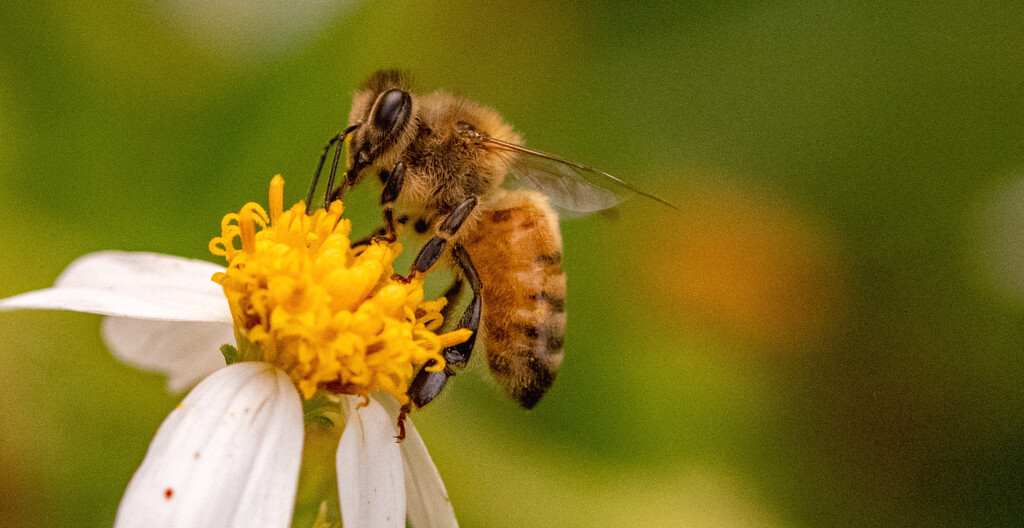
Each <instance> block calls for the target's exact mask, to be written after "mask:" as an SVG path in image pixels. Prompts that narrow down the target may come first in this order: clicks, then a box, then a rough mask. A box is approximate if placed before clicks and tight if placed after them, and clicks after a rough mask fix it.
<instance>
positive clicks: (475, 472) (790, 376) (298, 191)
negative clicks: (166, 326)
mask: <svg viewBox="0 0 1024 528" xmlns="http://www.w3.org/2000/svg"><path fill="white" fill-rule="evenodd" d="M823 4H824V3H821V4H819V3H807V4H802V3H791V2H724V3H717V4H715V5H713V6H709V5H706V4H705V3H703V2H665V3H662V4H648V5H645V6H641V5H635V4H632V3H625V2H591V3H577V4H573V5H572V6H568V5H566V6H558V5H553V4H552V3H548V2H541V1H538V2H525V3H512V2H434V1H426V2H415V3H413V2H410V3H380V2H341V3H328V2H316V1H307V2H294V3H276V2H269V1H261V2H256V3H250V4H242V3H237V4H236V3H234V2H230V1H226V0H214V1H210V2H200V1H199V0H158V1H146V2H137V1H130V0H121V1H118V0H114V1H110V2H80V3H59V2H58V3H54V2H35V3H28V2H3V3H0V211H2V213H0V219H2V225H3V228H2V229H0V248H2V250H3V256H2V258H0V277H2V279H3V280H2V283H0V296H9V295H13V294H16V293H19V292H22V291H27V290H31V289H37V288H42V287H46V286H48V285H50V284H51V283H52V281H53V279H54V278H55V277H56V276H57V275H58V274H59V273H60V271H61V270H62V269H63V268H64V266H66V265H67V264H68V263H69V262H71V261H72V260H73V259H74V258H75V257H77V256H79V255H82V254H84V253H87V252H90V251H96V250H102V249H123V250H145V251H156V252H162V253H170V254H175V255H183V256H188V257H195V258H204V259H207V260H211V261H214V260H215V259H214V258H213V257H212V256H211V255H209V254H208V253H207V250H206V246H207V242H208V240H209V239H210V238H211V237H212V236H214V235H217V234H219V229H218V226H219V221H220V218H221V216H222V215H223V214H224V213H226V212H228V211H230V210H233V209H234V210H237V208H238V207H239V206H240V205H241V204H242V203H244V202H246V201H249V200H259V201H265V196H266V189H267V183H268V181H269V178H270V177H271V176H273V175H274V174H276V173H283V174H284V176H285V177H286V179H287V180H288V188H287V191H286V195H287V197H288V199H287V201H289V202H294V201H298V200H299V199H300V198H301V197H302V196H303V194H304V190H305V186H306V184H307V181H308V178H309V177H310V175H311V172H312V169H313V166H314V164H315V161H316V157H317V155H318V153H319V151H320V148H321V147H322V145H323V144H324V142H325V141H326V139H327V138H328V137H330V136H331V135H332V134H334V133H336V132H338V131H339V130H340V129H341V128H342V126H343V124H344V122H345V120H346V117H347V114H348V106H349V104H350V96H351V92H352V90H353V88H354V87H356V86H357V85H358V84H359V83H360V82H361V81H362V79H363V78H364V77H366V76H367V75H368V74H370V73H371V72H372V71H374V70H375V69H377V68H380V67H395V66H397V67H403V68H408V69H410V70H412V71H413V72H414V73H415V75H416V78H417V80H418V85H419V86H420V87H421V89H422V90H423V91H429V90H433V89H436V88H447V89H449V90H451V91H454V92H457V93H459V94H463V95H466V96H468V97H471V98H474V99H477V100H480V101H483V102H485V103H487V104H489V105H492V106H493V107H495V108H497V109H499V111H500V112H501V113H502V115H503V116H504V117H505V118H506V119H507V120H508V121H509V122H510V123H513V124H514V126H515V127H516V129H517V130H518V131H519V132H520V133H521V134H522V135H523V136H524V137H525V138H526V141H527V144H528V145H530V146H533V147H535V148H539V149H542V150H547V151H550V152H556V153H559V154H561V155H563V156H566V157H569V158H572V159H575V160H579V161H581V162H584V163H587V164H590V165H594V166H597V167H600V168H602V169H605V170H607V171H609V172H611V173H613V174H616V175H620V176H621V177H623V178H625V179H627V180H629V181H631V182H633V183H635V184H637V185H639V186H641V187H644V188H645V189H648V190H650V191H652V192H654V193H656V194H659V195H661V196H664V197H666V198H668V199H670V200H673V201H675V202H676V203H678V205H679V206H680V207H681V211H680V212H673V211H670V210H667V209H666V208H663V207H661V206H659V205H657V204H655V203H653V202H644V201H643V200H639V199H636V200H632V201H629V202H627V203H626V204H624V205H623V206H622V207H621V208H619V210H618V215H617V218H614V219H610V218H607V217H604V216H598V217H592V218H586V219H579V220H567V221H565V222H564V223H563V232H564V235H565V246H566V248H565V255H566V268H567V272H568V274H569V284H570V286H569V287H570V294H569V299H568V305H569V314H570V319H569V320H570V327H569V335H568V341H567V357H566V361H565V364H564V365H563V367H562V370H561V373H560V375H559V379H558V381H557V383H556V384H555V386H554V388H553V389H552V390H551V391H550V393H549V394H548V395H547V396H546V398H545V400H544V401H542V402H541V404H540V405H539V406H538V408H536V409H535V410H534V411H531V412H528V413H527V412H524V411H521V410H519V409H518V408H517V407H516V406H515V405H514V404H512V403H511V402H510V401H509V400H507V399H506V398H505V397H504V396H503V394H501V393H500V392H499V390H498V389H497V388H496V387H494V386H493V384H491V383H490V382H489V381H488V380H487V373H486V368H484V367H483V366H482V365H481V366H478V367H477V368H475V369H472V370H473V372H469V373H467V374H465V375H460V376H458V377H457V378H456V379H455V382H454V383H453V384H451V385H450V386H449V389H448V391H447V394H446V396H445V397H444V398H442V399H441V400H440V401H438V402H436V403H433V404H431V406H429V407H428V408H427V409H425V410H424V411H422V412H419V413H417V414H416V416H415V419H416V423H417V425H418V426H419V428H420V430H421V432H422V434H423V435H424V438H425V440H426V442H427V444H428V446H429V448H430V450H431V453H432V455H433V457H434V459H435V461H436V463H437V465H438V467H439V469H440V472H441V474H442V476H443V477H444V479H445V483H446V485H447V486H448V489H449V492H450V494H451V497H452V500H453V502H454V505H455V510H456V513H457V514H458V516H459V518H460V521H461V522H462V524H463V525H464V526H481V527H501V526H715V527H717V526H722V527H748V526H749V527H754V526H770V527H776V526H778V527H816V526H1011V525H1016V523H1018V522H1019V521H1020V519H1021V512H1022V507H1021V503H1022V498H1024V476H1022V475H1024V438H1022V436H1024V434H1022V431H1024V428H1022V425H1024V424H1022V421H1024V405H1022V404H1024V397H1022V389H1024V368H1022V365H1024V361H1022V359H1021V356H1022V350H1024V142H1022V140H1024V137H1022V136H1024V31H1022V30H1021V29H1022V28H1024V8H1022V7H1021V6H1020V5H1019V3H1018V2H1006V3H998V2H989V3H986V4H985V5H984V6H980V5H975V4H974V3H968V2H964V3H952V2H936V3H925V2H913V3H909V2H898V3H892V2H880V3H870V2H867V3H866V2H856V3H854V2H851V3H848V5H830V6H825V5H823ZM378 192H379V190H378V189H377V188H375V187H374V184H372V183H370V184H367V185H366V186H365V188H364V189H361V190H360V191H359V192H357V193H355V195H354V196H353V197H352V198H351V199H349V200H347V203H346V205H347V206H348V210H349V211H350V212H351V214H352V217H353V219H354V222H356V225H357V230H360V229H361V230H362V231H363V232H367V231H369V230H370V228H371V227H372V226H374V225H376V223H377V222H378V221H379V220H378V218H379V217H378V214H379V213H378V212H377V210H376V205H375V204H376V193H378ZM99 324H100V318H99V317H98V316H89V315H81V314H71V313H55V312H18V313H5V314H0V336H2V339H0V357H2V358H3V364H2V366H0V401H2V402H3V403H2V405H0V474H2V477H0V525H3V526H7V527H14V526H47V525H49V526H104V525H109V524H110V523H111V522H112V520H113V516H114V513H115V511H116V507H117V503H118V500H119V498H120V495H121V493H122V491H123V490H124V487H125V486H126V484H127V482H128V480H129V478H130V477H131V475H132V473H133V471H134V469H135V468H136V467H137V465H138V464H139V462H140V461H141V460H142V457H143V455H144V454H145V451H146V447H147V444H148V442H149V440H150V438H151V437H152V435H153V433H154V432H155V430H156V428H157V426H158V425H159V424H160V422H161V421H162V419H163V418H164V416H165V415H166V414H167V412H168V411H169V410H170V409H172V408H173V406H174V405H175V403H176V401H177V398H179V396H174V395H168V394H167V393H166V392H165V390H164V387H163V380H162V379H161V378H160V377H159V376H157V375H153V374H148V373H144V372H140V371H136V370H134V369H132V368H130V367H127V366H125V365H123V364H121V363H119V362H118V361H117V360H115V359H114V358H113V357H111V356H110V355H109V354H108V353H107V352H106V350H105V348H104V346H103V343H102V341H101V339H100V335H99Z"/></svg>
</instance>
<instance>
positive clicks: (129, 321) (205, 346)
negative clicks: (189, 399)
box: [103, 317, 235, 392]
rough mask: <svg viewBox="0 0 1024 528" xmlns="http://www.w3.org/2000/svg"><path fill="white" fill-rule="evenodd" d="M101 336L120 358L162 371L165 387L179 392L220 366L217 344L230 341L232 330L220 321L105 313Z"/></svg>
mask: <svg viewBox="0 0 1024 528" xmlns="http://www.w3.org/2000/svg"><path fill="white" fill-rule="evenodd" d="M103 339H104V340H105V341H106V342H107V347H108V348H110V351H111V352H113V353H114V355H115V356H117V357H118V358H120V359H121V360H122V361H124V362H125V363H128V364H129V365H132V366H134V367H137V368H140V369H144V370H149V371H152V372H159V373H161V374H166V375H167V390H169V391H170V392H182V391H184V390H187V389H188V388H189V387H191V386H193V385H195V384H196V383H197V382H199V380H201V379H203V378H205V377H206V376H209V375H210V374H212V373H213V372H214V371H215V370H217V369H219V368H223V367H224V355H223V354H221V352H220V347H221V345H225V344H232V343H234V342H235V334H234V330H233V329H232V327H231V325H229V324H224V323H196V322H191V321H157V320H153V319H133V318H131V317H107V318H106V319H104V320H103Z"/></svg>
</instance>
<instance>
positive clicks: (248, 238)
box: [238, 207, 256, 255]
mask: <svg viewBox="0 0 1024 528" xmlns="http://www.w3.org/2000/svg"><path fill="white" fill-rule="evenodd" d="M238 227H239V229H240V230H241V236H242V251H245V252H246V253H248V254H250V255H252V254H253V253H255V252H256V220H255V219H254V218H253V214H252V210H251V209H249V208H247V207H243V208H242V210H241V211H240V212H239V213H238Z"/></svg>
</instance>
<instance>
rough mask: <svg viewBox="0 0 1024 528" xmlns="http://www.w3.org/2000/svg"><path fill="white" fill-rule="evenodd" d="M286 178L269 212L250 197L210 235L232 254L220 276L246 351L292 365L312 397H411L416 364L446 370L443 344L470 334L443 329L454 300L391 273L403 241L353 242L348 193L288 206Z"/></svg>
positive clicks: (249, 356)
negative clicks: (378, 393)
mask: <svg viewBox="0 0 1024 528" xmlns="http://www.w3.org/2000/svg"><path fill="white" fill-rule="evenodd" d="M283 186H284V180H283V179H282V178H281V177H280V176H276V177H275V178H274V179H273V181H272V182H271V186H270V189H271V190H270V214H269V215H268V214H267V212H266V211H265V210H264V209H263V208H262V207H261V206H259V205H258V204H255V203H248V204H246V205H245V206H244V207H242V209H241V210H240V211H239V212H238V214H235V213H231V214H228V215H226V216H225V217H224V220H223V221H222V222H221V236H219V237H216V238H214V239H213V240H211V241H210V250H211V251H212V252H213V253H214V254H215V255H221V256H224V257H225V258H227V260H228V268H227V270H226V271H225V272H223V273H217V274H216V275H214V277H213V280H214V281H215V282H217V283H218V284H220V285H221V286H222V287H223V288H224V294H225V295H226V296H227V299H228V304H229V306H230V307H231V315H232V317H233V319H234V325H235V335H236V338H237V341H238V349H239V352H240V355H241V357H242V358H243V359H245V360H250V361H265V362H268V363H271V364H273V365H275V366H277V367H278V368H280V369H281V370H283V371H285V372H286V373H288V375H289V376H290V377H291V380H292V382H293V383H294V384H295V386H296V388H298V390H299V392H300V394H302V396H303V397H304V398H309V397H311V396H312V395H313V394H314V393H315V392H316V391H317V390H319V389H326V390H330V391H332V392H335V393H341V394H355V395H360V396H365V395H367V394H369V393H370V392H372V391H374V390H382V391H385V392H388V393H390V394H391V395H392V396H394V397H395V398H396V399H397V400H398V401H399V402H400V403H403V404H404V403H406V402H408V397H407V396H406V390H407V388H408V386H409V381H410V380H411V379H412V376H413V373H414V372H415V369H416V367H418V366H420V365H423V364H425V363H427V362H428V361H431V360H432V361H433V364H432V365H431V366H430V367H429V368H430V369H431V370H439V369H442V368H444V359H443V358H442V357H441V350H442V349H443V348H444V347H448V346H452V345H454V344H458V343H461V342H463V341H465V340H467V339H468V338H469V335H470V332H469V331H468V330H458V331H455V332H449V333H447V334H442V335H438V334H436V333H435V330H437V328H438V327H439V326H440V325H441V322H442V316H441V314H440V310H441V309H442V308H443V307H444V305H445V300H444V299H440V300H438V301H424V300H423V281H422V279H421V278H414V279H412V280H410V281H408V282H406V281H404V280H402V279H401V278H398V279H397V280H396V279H395V278H393V277H392V276H393V275H394V269H393V268H392V262H393V261H394V260H395V257H396V256H397V255H398V253H399V252H401V250H402V248H401V245H400V244H397V243H395V244H384V243H379V242H375V243H372V244H369V245H366V246H360V247H357V248H353V247H352V246H351V240H350V239H349V233H350V231H351V223H350V222H349V221H348V220H347V219H343V218H342V217H341V214H342V211H343V207H342V204H341V202H340V201H336V202H334V203H333V204H331V206H330V209H329V210H323V209H320V210H318V211H315V212H314V213H313V214H312V215H307V214H306V210H305V207H304V205H303V204H302V203H298V204H296V205H295V206H293V207H292V208H291V209H289V210H287V211H285V210H284V209H283V191H282V190H283ZM257 227H258V228H259V229H258V230H257ZM236 239H238V240H239V241H240V242H241V247H240V248H238V247H236V246H235V240H236Z"/></svg>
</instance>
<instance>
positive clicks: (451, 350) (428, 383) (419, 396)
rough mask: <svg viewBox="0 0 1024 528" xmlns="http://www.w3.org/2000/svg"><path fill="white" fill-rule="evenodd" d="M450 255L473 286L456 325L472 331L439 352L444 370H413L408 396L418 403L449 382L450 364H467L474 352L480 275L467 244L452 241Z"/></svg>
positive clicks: (479, 304) (426, 402) (452, 371)
mask: <svg viewBox="0 0 1024 528" xmlns="http://www.w3.org/2000/svg"><path fill="white" fill-rule="evenodd" d="M452 256H453V257H455V262H456V264H457V265H458V266H459V270H460V271H461V272H462V276H463V278H464V279H465V280H466V282H468V283H469V286H470V288H471V289H472V290H473V300H472V301H470V303H469V307H468V308H466V311H465V312H463V314H462V319H460V320H459V328H466V329H468V330H470V331H471V332H473V334H472V335H470V336H469V339H468V340H466V341H465V342H463V343H459V344H458V345H455V346H450V347H448V348H446V349H444V350H443V351H442V352H441V355H442V356H443V357H444V360H445V363H446V365H445V367H444V370H440V371H437V372H431V371H429V370H427V369H426V367H424V368H422V369H420V371H419V373H418V374H416V377H415V378H413V380H412V384H411V385H410V386H409V398H411V399H412V401H413V403H415V404H416V406H417V407H423V406H424V405H426V404H428V403H430V401H431V400H433V399H434V398H435V397H436V396H437V395H438V394H440V393H441V390H442V389H444V387H445V385H447V384H448V378H450V377H452V376H454V375H455V370H453V369H452V367H453V366H457V367H464V366H466V363H467V362H468V361H469V356H470V354H471V353H472V352H473V344H474V343H475V342H476V334H477V330H478V329H479V328H480V310H481V308H482V304H481V302H482V301H481V298H480V290H481V288H482V287H483V286H482V285H481V283H480V276H479V275H478V274H477V272H476V268H475V267H474V266H473V261H472V260H470V258H469V253H467V252H466V248H464V247H462V245H461V244H454V245H452ZM458 282H461V281H458ZM458 282H456V284H458ZM454 287H455V286H454V285H453V288H454ZM449 291H451V290H449ZM446 295H447V294H446ZM427 366H430V364H429V363H428V364H427Z"/></svg>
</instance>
